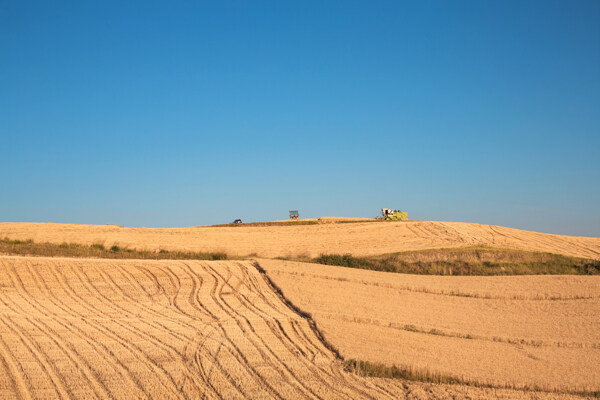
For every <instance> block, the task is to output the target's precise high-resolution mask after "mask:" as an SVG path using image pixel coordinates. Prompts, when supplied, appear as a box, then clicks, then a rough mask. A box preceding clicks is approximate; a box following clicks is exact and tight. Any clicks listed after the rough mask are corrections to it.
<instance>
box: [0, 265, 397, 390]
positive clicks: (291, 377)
mask: <svg viewBox="0 0 600 400" xmlns="http://www.w3.org/2000/svg"><path fill="white" fill-rule="evenodd" d="M0 387H1V388H3V389H2V390H3V392H2V393H1V395H2V397H6V398H15V399H29V398H38V397H46V398H61V399H71V398H102V399H121V398H132V397H135V398H148V399H157V398H181V399H194V398H207V399H213V398H214V399H231V398H239V399H242V398H248V399H252V398H256V399H259V398H273V399H288V398H298V399H303V398H306V399H329V398H340V399H355V398H368V399H376V398H397V397H398V395H399V394H400V393H402V389H401V386H400V385H397V384H394V383H391V384H390V385H382V384H381V383H376V382H372V381H370V380H368V379H364V378H361V377H358V376H356V375H354V374H352V373H349V372H346V371H344V369H343V365H342V362H341V357H340V355H339V353H338V352H337V351H336V350H335V348H334V347H333V346H332V345H331V344H329V343H328V342H327V341H326V340H325V339H324V337H323V336H322V334H321V332H320V331H319V330H318V329H317V327H316V325H315V323H314V321H313V320H312V319H311V318H310V315H308V314H307V313H305V312H303V311H301V310H299V309H297V308H296V307H295V306H294V305H293V304H292V303H291V302H289V300H287V299H286V298H285V296H284V295H283V293H281V291H280V290H279V289H278V288H277V287H276V286H275V285H274V284H273V282H271V281H270V279H269V277H268V276H266V274H264V271H263V270H262V269H261V268H260V266H259V265H258V264H256V263H252V262H224V261H220V262H203V261H185V262H184V261H141V260H126V261H123V260H90V259H77V260H68V259H50V258H43V259H42V258H27V257H0Z"/></svg>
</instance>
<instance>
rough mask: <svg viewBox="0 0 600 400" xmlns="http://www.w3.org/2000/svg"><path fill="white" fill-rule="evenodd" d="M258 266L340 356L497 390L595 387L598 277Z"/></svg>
mask: <svg viewBox="0 0 600 400" xmlns="http://www.w3.org/2000/svg"><path fill="white" fill-rule="evenodd" d="M260 264H261V266H262V267H263V268H264V269H265V270H266V271H267V273H268V274H269V276H270V277H271V279H272V280H273V282H274V283H275V284H276V285H277V286H279V287H280V288H281V289H282V290H283V292H284V293H285V294H286V296H287V297H288V298H289V299H290V300H291V301H292V302H293V303H294V304H296V305H297V306H298V307H300V308H302V309H303V310H305V311H307V312H309V313H310V314H311V315H312V318H313V319H314V320H315V321H316V323H317V326H318V327H319V329H321V330H322V332H323V334H324V336H325V338H326V339H327V340H329V341H331V342H332V343H334V344H335V345H336V346H338V348H339V350H340V352H341V353H342V355H343V356H344V357H345V358H356V359H360V360H369V361H376V362H381V363H384V364H387V365H394V364H396V365H402V366H410V367H413V368H416V369H420V370H423V371H430V372H434V373H439V374H443V375H451V376H456V377H458V378H460V379H461V380H464V381H467V382H469V381H470V382H478V383H487V384H492V385H496V386H505V385H506V386H513V387H538V388H543V389H547V390H572V391H574V390H579V391H584V390H588V391H597V390H599V389H600V368H598V366H599V365H600V291H599V289H600V276H494V277H469V276H466V277H461V276H418V275H407V274H390V273H386V272H377V271H365V270H355V269H349V268H342V267H333V266H324V265H320V264H308V263H296V262H288V261H281V260H260Z"/></svg>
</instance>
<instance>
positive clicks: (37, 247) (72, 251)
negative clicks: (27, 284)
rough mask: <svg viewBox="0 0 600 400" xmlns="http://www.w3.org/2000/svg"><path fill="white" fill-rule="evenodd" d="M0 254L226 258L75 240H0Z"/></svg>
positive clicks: (195, 258) (185, 258)
mask: <svg viewBox="0 0 600 400" xmlns="http://www.w3.org/2000/svg"><path fill="white" fill-rule="evenodd" d="M0 254H9V255H27V256H40V257H78V258H79V257H86V258H111V259H131V258H134V259H144V260H227V259H228V258H231V257H228V256H227V254H225V253H222V252H193V251H168V250H164V249H163V250H159V251H148V250H137V249H130V248H127V247H123V246H118V245H112V246H110V248H106V246H104V244H102V243H93V244H90V245H85V244H79V243H66V242H65V243H61V244H55V243H36V242H34V241H33V240H32V239H27V240H19V239H9V238H6V237H5V238H3V239H0Z"/></svg>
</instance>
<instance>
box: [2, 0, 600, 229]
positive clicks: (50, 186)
mask: <svg viewBox="0 0 600 400" xmlns="http://www.w3.org/2000/svg"><path fill="white" fill-rule="evenodd" d="M0 57H1V58H0V61H1V62H0V139H1V140H0V167H1V168H2V177H3V178H2V181H1V184H0V221H38V222H46V221H53V222H72V223H93V224H105V223H114V224H121V225H126V226H148V227H151V226H190V225H200V224H212V223H223V222H229V221H231V220H233V219H234V218H242V219H244V220H245V221H256V220H272V219H281V218H287V211H288V210H289V209H299V210H300V213H301V216H303V217H316V216H325V215H326V216H367V217H371V216H375V215H377V214H378V212H379V210H380V208H381V207H393V208H401V209H402V210H406V211H408V213H409V216H410V217H411V218H413V219H428V220H450V221H470V222H479V223H486V224H487V223H489V224H498V225H504V226H510V227H516V228H524V229H531V230H537V231H543V232H551V233H565V234H577V235H588V236H600V182H599V181H600V157H599V150H600V2H599V1H597V0H592V1H584V0H578V1H549V0H542V1H480V0H476V1H458V2H448V1H439V2H433V1H423V2H421V1H413V2H406V3H405V2H400V1H388V2H386V1H376V2H372V1H364V2H353V1H347V2H341V1H340V2H337V1H336V2H327V1H326V2H322V1H314V2H313V1H293V2H292V1H272V2H262V1H256V2H249V1H212V2H208V1H206V2H200V1H190V2H183V1H181V2H179V1H177V2H166V1H165V2H155V1H139V2H133V1H115V2H107V1H97V2H92V1H73V2H60V1H52V2H49V1H39V2H26V1H2V2H0Z"/></svg>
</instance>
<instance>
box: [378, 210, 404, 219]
mask: <svg viewBox="0 0 600 400" xmlns="http://www.w3.org/2000/svg"><path fill="white" fill-rule="evenodd" d="M381 215H382V216H381V217H379V219H382V220H385V221H406V220H407V219H408V213H407V212H405V211H400V210H393V209H391V208H382V209H381Z"/></svg>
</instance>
